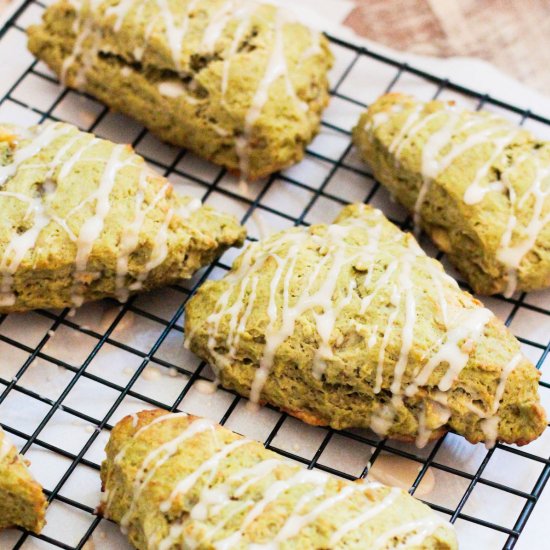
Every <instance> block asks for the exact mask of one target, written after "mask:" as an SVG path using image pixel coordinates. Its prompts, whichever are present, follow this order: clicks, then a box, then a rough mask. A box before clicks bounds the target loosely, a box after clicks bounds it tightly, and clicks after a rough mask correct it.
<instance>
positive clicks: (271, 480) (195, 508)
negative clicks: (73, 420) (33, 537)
mask: <svg viewBox="0 0 550 550" xmlns="http://www.w3.org/2000/svg"><path fill="white" fill-rule="evenodd" d="M106 451H107V459H106V460H105V461H104V462H103V464H102V466H101V479H102V481H103V489H104V491H105V492H104V498H103V503H102V505H101V507H100V510H99V512H100V513H102V514H103V515H104V516H105V517H106V518H108V519H111V520H113V521H116V522H117V523H119V524H120V525H121V527H122V529H123V531H124V532H125V533H127V535H128V538H129V539H130V541H131V542H132V544H133V545H134V546H135V547H136V548H138V549H139V550H176V549H178V548H194V549H196V550H214V549H216V550H245V549H251V550H252V549H255V550H277V549H280V550H321V549H328V548H330V549H344V548H347V549H350V550H351V549H355V550H359V549H364V548H369V550H385V549H390V548H402V549H404V548H407V549H411V550H412V549H416V550H424V549H426V550H427V549H433V550H436V549H437V550H452V549H456V548H457V547H458V546H457V541H456V535H455V532H454V530H453V528H452V526H451V525H450V524H448V523H446V522H445V521H444V520H443V519H441V518H440V517H438V516H437V515H436V514H435V513H434V512H432V511H431V510H430V508H428V506H426V505H425V504H422V503H421V502H419V501H418V500H416V499H414V498H413V497H411V496H410V495H409V494H408V493H407V492H405V491H403V490H402V489H392V488H389V487H386V486H384V485H380V484H378V483H367V482H358V483H352V482H350V481H344V480H342V479H337V478H335V477H332V476H330V475H328V474H326V473H324V472H321V471H318V470H313V471H311V470H305V469H304V468H302V467H301V466H299V465H297V464H295V463H291V462H289V461H287V460H284V459H283V458H282V457H280V456H278V455H276V454H275V453H273V452H271V451H268V450H266V449H265V448H264V447H263V445H261V444H260V443H258V442H256V441H251V440H248V439H245V438H243V437H241V436H239V435H237V434H235V433H233V432H231V431H229V430H227V429H226V428H223V427H222V426H219V425H217V424H215V423H213V422H211V421H210V420H206V419H201V418H196V417H192V416H188V415H186V414H185V413H176V414H171V413H166V412H165V411H159V410H157V411H144V412H141V413H138V414H137V415H133V416H132V417H126V418H124V419H123V420H122V421H120V422H119V423H118V424H117V425H116V426H115V428H114V429H113V431H112V433H111V438H110V440H109V443H108V445H107V449H106Z"/></svg>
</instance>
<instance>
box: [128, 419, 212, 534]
mask: <svg viewBox="0 0 550 550" xmlns="http://www.w3.org/2000/svg"><path fill="white" fill-rule="evenodd" d="M214 426H215V424H214V423H213V422H212V421H211V420H207V419H205V418H200V419H197V420H195V421H194V422H190V423H189V425H188V426H187V428H186V429H185V430H183V431H182V432H181V433H180V434H178V435H177V436H176V437H175V438H174V439H171V440H170V441H168V442H166V443H164V444H162V445H160V446H158V447H156V448H155V449H153V450H152V451H151V452H150V453H148V454H147V455H146V456H145V458H144V460H143V462H142V463H141V466H140V468H139V470H138V471H137V473H136V475H135V478H134V480H133V483H132V491H131V499H130V505H129V506H128V509H127V511H126V513H125V514H124V516H122V519H121V520H120V525H121V527H123V528H124V527H128V525H129V523H130V521H131V519H132V517H133V515H134V513H135V509H136V504H137V502H138V500H139V499H140V498H141V495H142V493H143V491H144V490H145V488H146V487H147V486H148V485H149V483H150V482H151V480H152V479H153V477H154V476H155V474H156V473H157V471H158V469H159V468H160V467H161V466H162V465H163V464H165V463H166V462H167V461H168V460H170V458H172V457H173V456H174V455H175V454H176V453H177V452H178V451H179V448H180V445H181V444H182V443H183V442H184V441H186V440H188V439H191V438H192V437H194V436H196V435H197V434H200V433H202V432H205V431H207V430H213V429H214Z"/></svg>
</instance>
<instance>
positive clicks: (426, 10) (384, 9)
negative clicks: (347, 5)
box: [344, 0, 550, 94]
mask: <svg viewBox="0 0 550 550" xmlns="http://www.w3.org/2000/svg"><path fill="white" fill-rule="evenodd" d="M355 3H356V6H355V8H354V9H353V10H352V11H351V12H350V13H349V15H348V16H347V18H346V20H345V22H344V23H345V24H346V25H347V26H349V27H351V28H352V29H353V30H354V31H355V32H356V33H357V34H359V35H361V36H364V37H366V38H369V39H371V40H374V41H376V42H380V43H382V44H385V45H386V46H389V47H391V48H393V49H396V50H401V51H407V52H410V53H417V54H422V55H432V56H438V57H451V56H469V57H479V58H482V59H485V60H486V61H490V62H492V63H493V64H494V65H496V66H497V67H499V68H500V69H501V70H502V71H504V72H506V73H508V74H509V75H510V76H514V77H516V78H517V79H519V80H521V81H522V82H524V83H525V84H529V85H531V86H533V87H535V88H537V89H538V90H539V91H541V92H544V93H547V94H548V93H549V92H550V0H356V2H355Z"/></svg>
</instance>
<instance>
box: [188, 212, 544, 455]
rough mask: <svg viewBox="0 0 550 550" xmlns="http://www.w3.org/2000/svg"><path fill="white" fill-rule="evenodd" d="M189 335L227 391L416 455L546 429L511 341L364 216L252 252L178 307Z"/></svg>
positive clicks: (382, 225)
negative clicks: (359, 431)
mask: <svg viewBox="0 0 550 550" xmlns="http://www.w3.org/2000/svg"><path fill="white" fill-rule="evenodd" d="M185 332H186V335H187V336H186V344H187V346H188V347H189V348H190V349H191V350H192V351H193V352H195V353H196V354H197V355H199V356H200V357H201V358H203V359H204V360H206V361H208V362H210V364H211V365H212V366H213V368H214V370H215V373H216V375H217V377H218V379H219V381H220V383H221V384H222V385H223V386H224V387H227V388H229V389H232V390H235V391H237V392H239V393H240V394H242V395H244V396H247V397H249V398H250V399H251V400H252V401H253V402H256V403H263V402H267V403H270V404H272V405H274V406H276V407H278V408H280V409H282V410H284V411H287V412H288V413H290V414H292V415H294V416H297V417H298V418H301V419H302V420H305V421H306V422H309V423H312V424H319V425H330V426H332V427H333V428H336V429H343V428H352V427H353V428H367V427H370V428H372V429H373V430H374V431H375V432H376V433H378V434H380V435H383V436H387V437H390V438H396V439H401V440H406V441H408V440H416V442H417V444H418V445H420V446H422V445H424V444H425V443H426V442H427V441H429V440H430V439H434V438H437V437H440V436H441V435H442V434H443V433H445V432H446V431H447V430H454V431H455V432H456V433H458V434H460V435H463V436H464V437H466V438H467V439H468V440H469V441H471V442H473V443H475V442H479V441H484V442H485V443H486V444H487V445H488V446H491V445H493V444H494V443H495V441H505V442H508V443H517V444H520V445H521V444H525V443H528V442H529V441H532V440H533V439H535V438H536V437H538V436H539V435H540V434H541V432H542V431H543V430H544V428H545V427H546V416H545V412H544V409H543V408H542V407H541V405H540V402H539V396H538V379H539V373H538V371H537V370H536V369H535V367H534V366H533V365H532V364H531V363H530V362H529V361H528V360H527V359H526V358H525V357H524V356H523V354H522V353H521V351H520V344H519V342H518V341H517V340H516V339H515V338H514V337H513V336H512V334H511V333H510V332H509V331H508V329H507V328H506V327H505V326H504V324H503V323H502V322H501V321H500V320H499V319H497V318H496V317H495V316H494V315H493V314H492V313H491V312H490V311H489V310H488V309H486V308H484V307H483V306H482V304H480V303H479V302H478V301H477V300H475V299H474V298H473V297H472V296H471V295H470V294H468V293H467V292H463V291H461V290H460V288H459V287H458V285H457V283H456V282H455V281H454V279H452V278H451V277H449V276H448V275H446V274H445V273H444V271H443V268H442V266H441V264H440V263H439V262H438V261H436V260H434V259H432V258H430V257H428V256H427V255H426V254H425V253H424V252H423V251H422V250H421V249H420V247H419V246H418V244H417V242H416V240H415V239H414V237H413V236H412V235H410V234H407V233H403V232H402V231H401V230H400V229H398V228H397V227H396V226H395V225H393V224H392V223H391V222H389V221H388V220H387V219H386V218H385V217H384V216H383V215H382V213H381V212H380V211H379V210H375V209H373V208H372V207H370V206H366V205H361V204H358V205H350V206H348V207H346V208H344V210H343V211H342V213H341V214H340V216H338V218H337V219H336V220H335V222H334V223H333V224H332V225H313V226H311V227H307V228H306V227H298V228H293V229H289V230H286V231H283V232H281V233H278V234H275V235H273V236H271V237H269V238H267V239H266V240H264V241H261V242H258V243H253V244H251V245H250V246H249V247H248V248H247V249H246V250H245V252H244V253H243V254H241V255H240V256H239V257H238V258H237V260H236V261H235V263H234V264H233V267H232V269H231V271H230V272H229V274H228V275H227V276H226V277H225V278H224V279H222V280H220V281H208V282H206V283H205V284H204V285H203V286H202V287H201V288H200V289H199V290H198V292H197V293H196V294H195V296H194V297H193V298H192V299H191V300H190V301H189V302H188V304H187V307H186V319H185Z"/></svg>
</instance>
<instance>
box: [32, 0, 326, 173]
mask: <svg viewBox="0 0 550 550" xmlns="http://www.w3.org/2000/svg"><path fill="white" fill-rule="evenodd" d="M28 34H29V49H30V50H31V52H32V53H33V54H35V55H36V56H37V57H38V58H40V59H42V60H43V61H45V62H46V63H47V64H48V65H49V66H50V68H51V69H52V70H54V71H55V72H56V73H57V75H59V77H60V79H61V80H62V81H63V82H64V83H65V84H67V85H68V86H70V87H72V88H78V89H80V90H83V91H86V92H88V93H90V94H92V95H93V96H95V97H97V98H98V99H99V100H100V101H102V102H104V103H105V104H107V105H108V106H109V107H111V108H112V109H115V110H117V111H120V112H123V113H126V114H128V115H130V116H132V117H134V118H135V119H137V120H138V121H139V122H141V123H142V124H143V125H145V126H146V127H147V128H148V129H149V130H151V132H153V133H154V134H156V135H157V136H159V137H160V138H161V139H163V140H165V141H167V142H169V143H173V144H175V145H179V146H183V147H186V148H189V149H191V150H192V151H194V152H195V153H197V154H198V155H201V156H203V157H205V158H207V159H209V160H211V161H213V162H215V163H217V164H220V165H222V166H225V167H227V168H228V169H229V170H230V171H232V172H240V173H241V174H242V175H243V176H247V177H250V178H252V179H254V178H258V177H261V176H265V175H267V174H270V173H272V172H275V171H276V170H279V169H281V168H284V167H286V166H289V165H291V164H293V163H295V162H297V161H299V160H300V159H301V158H302V157H303V154H304V148H305V146H306V145H307V144H308V143H309V142H310V141H311V140H312V138H313V136H314V135H315V134H316V133H317V131H318V128H319V122H320V117H321V111H322V110H323V108H324V107H325V106H326V104H327V102H328V98H329V95H328V80H327V72H328V69H329V68H330V66H331V64H332V56H331V54H330V51H329V49H328V41H327V40H326V39H325V38H324V37H323V36H322V35H321V34H319V33H317V32H316V31H313V30H311V29H309V28H307V27H305V26H304V25H302V24H301V23H299V22H297V21H295V20H294V19H292V18H290V16H289V15H288V14H287V13H286V12H284V11H282V10H280V9H278V8H276V7H274V6H272V5H269V4H264V3H259V2H255V1H253V0H202V1H201V2H197V1H196V0H181V1H180V2H170V3H169V2H160V1H156V0H133V1H132V0H116V1H113V0H99V1H94V2H92V1H91V0H81V1H69V0H60V1H58V2H56V3H55V4H53V5H52V6H50V7H49V8H48V9H46V12H45V14H44V20H43V22H42V24H41V25H37V26H32V27H30V28H29V31H28Z"/></svg>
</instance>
